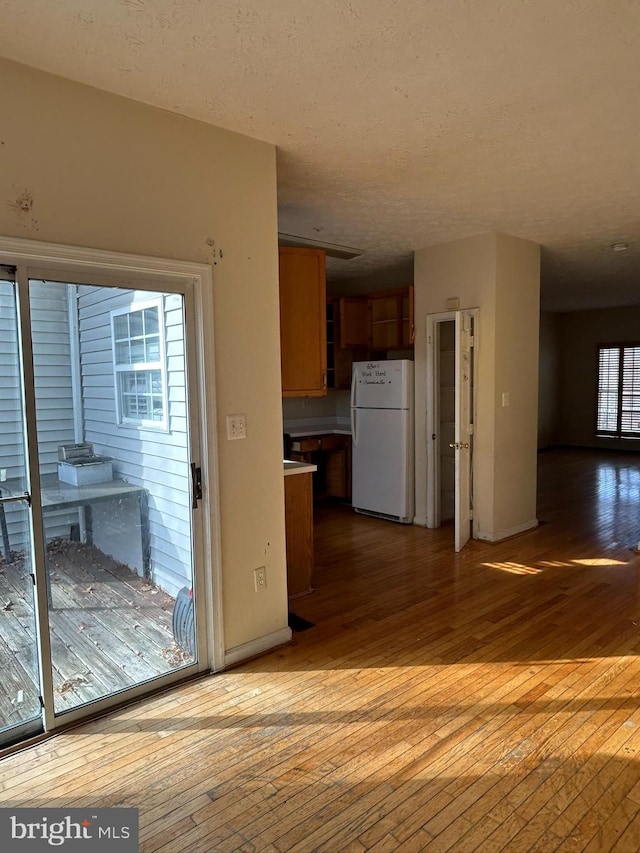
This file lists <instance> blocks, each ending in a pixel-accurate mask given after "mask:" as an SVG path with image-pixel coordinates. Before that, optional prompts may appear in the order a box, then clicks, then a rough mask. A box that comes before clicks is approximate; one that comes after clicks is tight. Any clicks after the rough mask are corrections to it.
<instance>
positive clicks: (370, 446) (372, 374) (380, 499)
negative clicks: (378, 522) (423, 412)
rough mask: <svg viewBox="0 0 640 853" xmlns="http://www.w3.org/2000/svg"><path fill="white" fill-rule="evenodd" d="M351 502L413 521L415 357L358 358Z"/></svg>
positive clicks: (365, 509) (389, 516) (353, 394)
mask: <svg viewBox="0 0 640 853" xmlns="http://www.w3.org/2000/svg"><path fill="white" fill-rule="evenodd" d="M351 435H352V447H353V458H352V503H353V507H354V509H355V510H356V511H357V512H363V513H367V514H369V515H377V516H380V517H382V518H387V519H389V520H391V521H400V522H403V523H405V524H411V523H412V522H413V514H414V485H413V484H414V476H413V362H412V361H408V360H406V359H396V360H393V361H358V362H355V363H354V365H353V373H352V377H351Z"/></svg>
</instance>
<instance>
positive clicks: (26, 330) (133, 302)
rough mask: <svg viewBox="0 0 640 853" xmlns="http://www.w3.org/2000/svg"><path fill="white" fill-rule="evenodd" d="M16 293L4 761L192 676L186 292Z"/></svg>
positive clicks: (1, 733)
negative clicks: (30, 744)
mask: <svg viewBox="0 0 640 853" xmlns="http://www.w3.org/2000/svg"><path fill="white" fill-rule="evenodd" d="M69 278H71V276H69ZM9 279H10V276H9V275H5V279H4V280H0V353H1V357H2V358H3V359H4V361H5V364H4V365H3V370H2V377H3V378H2V387H3V406H2V413H1V414H0V417H1V418H2V419H3V424H2V434H1V436H0V512H1V515H0V522H1V524H2V537H3V539H2V546H3V550H2V557H1V558H0V666H2V670H3V672H4V673H5V674H6V675H5V678H4V679H3V683H2V685H0V746H1V745H2V740H4V741H5V742H6V741H8V740H11V739H16V738H17V737H20V736H21V734H22V733H23V731H25V732H27V731H31V730H33V729H34V728H38V727H42V725H43V721H42V717H43V713H44V720H45V723H44V725H45V727H47V728H51V727H55V726H56V725H58V724H59V722H60V721H61V720H64V719H67V718H73V719H75V718H77V717H78V716H82V715H83V714H84V713H89V712H90V711H93V710H98V709H99V708H102V707H103V706H104V705H105V703H106V704H107V705H108V704H113V703H115V702H117V701H121V700H123V699H125V698H126V697H127V696H129V695H132V691H133V693H135V694H136V695H137V694H140V693H142V692H146V691H147V690H150V689H152V688H154V687H155V686H158V687H159V686H161V685H164V684H166V683H168V682H169V681H172V680H176V679H177V678H179V677H181V676H185V675H187V674H189V673H191V672H194V671H197V669H198V641H197V627H198V620H197V618H196V600H195V599H196V592H195V590H196V587H197V584H196V583H195V577H194V562H195V561H194V533H193V509H194V507H195V506H197V497H198V495H197V493H195V492H194V484H195V483H196V477H195V476H194V472H195V470H196V464H195V462H194V461H193V460H194V459H197V455H196V453H197V451H196V449H195V448H194V440H193V436H192V430H191V421H192V419H191V417H190V413H191V411H192V407H191V405H190V403H191V402H192V401H191V395H190V393H189V379H190V377H189V371H188V369H187V367H188V365H187V351H186V340H187V334H186V318H187V306H186V300H187V294H185V293H184V292H179V291H178V290H177V289H173V288H167V287H163V288H158V287H157V283H156V286H155V287H154V286H153V284H151V283H149V282H147V281H144V282H141V284H140V285H139V286H132V287H124V286H116V285H110V284H109V285H105V284H92V283H86V284H85V283H79V282H78V281H77V280H75V281H74V280H63V278H62V276H59V275H56V276H53V275H52V276H46V277H43V278H37V277H31V278H29V279H27V278H26V277H25V279H24V281H21V284H20V286H19V287H18V286H17V285H16V283H15V281H11V280H9ZM21 330H22V334H21ZM32 485H33V488H32ZM195 489H196V491H197V485H196V487H195Z"/></svg>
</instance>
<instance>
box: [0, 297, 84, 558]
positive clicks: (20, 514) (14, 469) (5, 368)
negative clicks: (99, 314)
mask: <svg viewBox="0 0 640 853" xmlns="http://www.w3.org/2000/svg"><path fill="white" fill-rule="evenodd" d="M9 287H10V285H7V284H5V283H4V282H2V283H0V387H1V388H2V406H1V407H0V430H1V431H2V432H1V438H0V448H1V451H0V452H1V462H0V468H6V469H7V477H8V478H9V479H11V478H13V477H23V476H24V471H25V461H24V439H23V424H22V403H21V390H20V378H19V377H20V366H19V361H18V349H17V327H16V323H17V320H16V311H15V301H14V298H13V295H12V294H10V291H9ZM30 297H31V298H30V308H31V323H32V335H31V337H32V342H33V360H34V372H35V389H36V415H37V424H38V430H37V437H38V450H39V460H40V469H41V473H42V474H47V473H54V472H55V471H56V470H57V468H56V466H57V458H58V445H59V444H64V443H68V442H72V441H74V418H73V397H72V386H71V351H70V345H69V316H68V301H67V285H66V284H59V283H50V282H47V283H43V282H32V283H31V284H30ZM5 512H6V518H7V525H8V529H9V540H10V543H11V548H12V550H15V551H20V550H23V549H24V548H25V546H26V541H27V534H26V526H25V525H26V514H25V510H24V507H23V506H22V505H21V504H18V505H11V504H8V505H6V507H5ZM77 523H78V511H77V510H70V511H59V512H54V513H47V515H46V516H45V530H46V537H47V539H51V538H53V537H56V536H62V537H68V536H69V533H70V528H71V525H72V524H77Z"/></svg>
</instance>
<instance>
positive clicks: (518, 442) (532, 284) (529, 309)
mask: <svg viewBox="0 0 640 853" xmlns="http://www.w3.org/2000/svg"><path fill="white" fill-rule="evenodd" d="M496 249H497V255H496V318H495V397H494V407H495V409H494V411H495V421H494V423H495V432H494V454H495V455H494V484H495V491H494V518H493V527H492V529H491V530H490V531H487V532H490V533H491V534H492V538H493V537H495V536H496V535H497V536H498V537H499V538H501V537H502V536H504V535H506V534H507V533H509V532H516V530H517V529H518V528H520V527H522V526H523V525H524V526H527V525H533V524H535V523H536V499H537V474H538V453H537V450H538V350H539V343H540V247H539V246H538V245H537V244H536V243H532V242H530V241H529V240H520V239H518V238H517V237H510V236H508V235H506V234H497V235H496ZM480 345H481V346H482V342H481V344H480ZM480 381H481V379H480V380H479V382H480ZM505 392H506V393H508V394H509V396H510V405H508V406H503V405H502V397H503V394H504V393H505Z"/></svg>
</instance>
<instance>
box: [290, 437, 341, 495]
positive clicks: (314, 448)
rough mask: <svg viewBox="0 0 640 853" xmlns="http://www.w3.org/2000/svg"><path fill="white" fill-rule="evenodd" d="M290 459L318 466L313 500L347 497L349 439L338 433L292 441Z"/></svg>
mask: <svg viewBox="0 0 640 853" xmlns="http://www.w3.org/2000/svg"><path fill="white" fill-rule="evenodd" d="M291 451H292V452H291V457H292V459H297V460H299V461H300V462H312V463H313V464H314V465H317V466H318V470H317V471H316V473H315V474H314V475H313V496H314V497H315V498H340V499H341V500H349V498H350V497H351V436H350V435H342V434H340V433H327V434H326V435H313V436H308V437H302V438H296V439H294V440H293V442H292V445H291Z"/></svg>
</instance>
